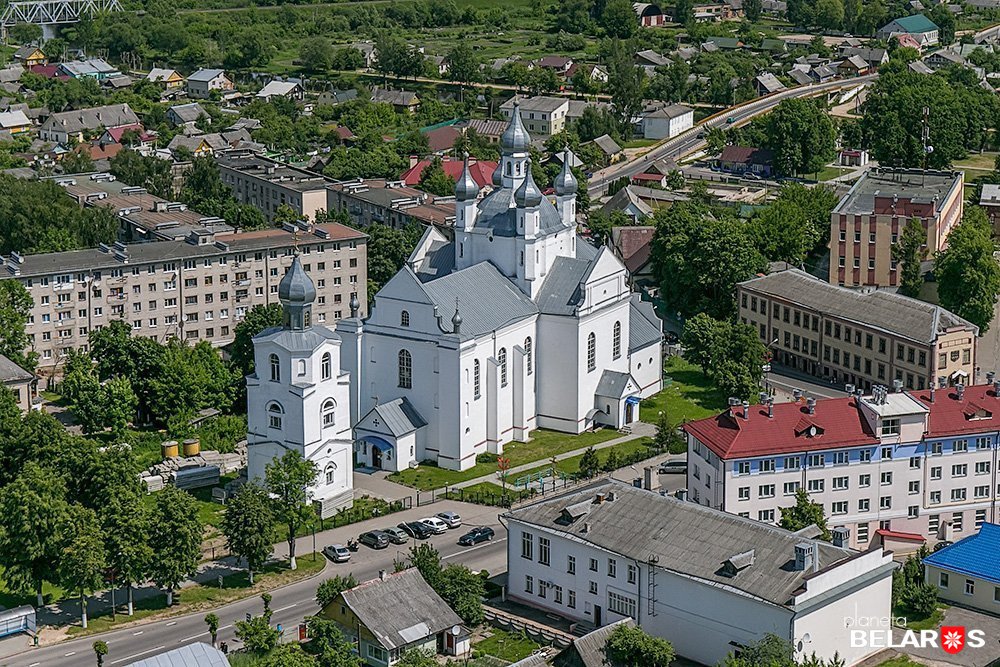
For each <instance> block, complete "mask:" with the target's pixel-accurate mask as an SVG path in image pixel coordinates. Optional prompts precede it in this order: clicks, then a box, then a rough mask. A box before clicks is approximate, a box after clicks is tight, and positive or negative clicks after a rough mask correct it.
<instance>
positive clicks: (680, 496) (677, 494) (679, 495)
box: [674, 489, 688, 502]
mask: <svg viewBox="0 0 1000 667" xmlns="http://www.w3.org/2000/svg"><path fill="white" fill-rule="evenodd" d="M674 498H676V499H677V500H681V501H684V502H687V499H688V490H687V489H677V490H676V491H674Z"/></svg>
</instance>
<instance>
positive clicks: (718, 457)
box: [682, 373, 1000, 549]
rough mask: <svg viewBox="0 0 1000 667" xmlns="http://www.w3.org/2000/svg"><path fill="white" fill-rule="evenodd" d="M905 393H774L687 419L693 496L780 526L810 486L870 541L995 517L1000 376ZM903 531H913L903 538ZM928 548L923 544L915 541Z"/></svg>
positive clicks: (940, 533)
mask: <svg viewBox="0 0 1000 667" xmlns="http://www.w3.org/2000/svg"><path fill="white" fill-rule="evenodd" d="M994 377H995V376H994V375H993V373H989V374H987V379H988V380H989V383H988V384H983V385H975V386H969V387H966V386H965V385H962V384H958V385H956V386H953V387H931V388H928V389H924V390H920V391H904V390H903V389H902V383H899V382H897V383H896V386H895V388H894V390H889V389H888V388H886V387H883V386H875V387H873V389H872V393H871V395H869V396H863V395H862V394H861V392H860V391H854V387H853V386H851V385H848V391H849V393H850V395H849V396H847V397H845V398H825V399H814V398H807V397H804V396H802V392H800V391H796V392H795V395H796V400H794V401H793V402H789V403H777V402H774V401H773V399H772V398H771V397H769V396H768V395H767V394H762V395H761V396H759V397H758V400H759V401H760V402H759V403H758V404H756V405H751V404H750V403H749V401H745V400H741V399H740V398H732V399H730V408H729V409H728V410H726V411H725V412H722V413H721V414H719V415H716V416H714V417H710V418H707V419H700V420H697V421H692V422H688V423H687V424H684V425H683V427H682V428H683V430H684V432H685V433H686V434H687V440H688V471H687V475H688V478H687V487H688V494H689V497H690V499H691V500H692V501H693V502H697V503H700V504H703V505H708V506H710V507H714V508H716V509H722V510H725V511H727V512H731V513H734V514H739V515H741V516H744V517H747V518H750V519H754V520H757V521H762V522H765V523H777V522H778V521H779V520H780V519H781V509H782V508H785V507H791V506H792V505H794V504H795V501H796V493H797V492H798V491H799V490H805V491H806V493H807V494H808V496H809V499H810V500H811V501H812V502H815V503H819V504H820V505H821V506H822V507H823V512H824V515H825V516H826V519H827V525H828V527H829V528H830V529H831V530H832V531H834V532H835V534H836V537H837V539H840V540H842V541H843V542H844V544H848V545H849V546H851V547H853V548H857V549H867V548H869V547H870V546H871V544H872V543H873V541H874V539H875V533H876V531H883V532H882V533H881V535H880V537H879V539H880V542H879V543H884V542H885V540H886V539H890V540H895V541H896V542H906V543H908V544H914V543H916V542H917V540H916V539H915V538H914V536H919V537H920V538H921V541H922V540H926V541H927V542H929V543H932V544H933V543H937V542H938V541H942V540H946V541H952V540H953V539H957V538H960V537H963V536H965V535H969V534H972V533H974V532H975V531H976V530H978V529H979V527H980V526H981V525H982V524H983V523H984V522H986V521H996V520H997V513H998V511H1000V507H998V504H1000V488H998V485H997V483H996V478H995V475H996V472H997V466H998V464H1000V458H998V457H1000V381H996V382H994ZM904 538H906V539H904ZM917 546H919V544H917Z"/></svg>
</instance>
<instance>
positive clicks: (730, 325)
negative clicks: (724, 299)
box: [681, 313, 767, 398]
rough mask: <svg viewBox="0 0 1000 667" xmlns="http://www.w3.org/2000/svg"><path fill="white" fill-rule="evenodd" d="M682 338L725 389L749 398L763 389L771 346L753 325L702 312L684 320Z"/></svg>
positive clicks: (709, 376) (714, 379) (710, 376)
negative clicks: (762, 383) (766, 361)
mask: <svg viewBox="0 0 1000 667" xmlns="http://www.w3.org/2000/svg"><path fill="white" fill-rule="evenodd" d="M681 341H682V342H683V343H684V345H685V347H686V348H688V351H687V352H686V355H687V356H688V357H689V358H690V359H691V360H692V361H694V362H695V363H698V364H699V365H700V366H701V368H702V372H704V373H705V375H706V376H707V377H708V378H709V379H711V380H712V381H713V382H714V383H715V385H716V386H717V387H719V389H720V390H721V391H723V392H724V393H726V394H728V395H730V396H736V397H740V398H748V397H750V396H752V395H754V394H755V393H756V391H758V390H759V389H760V379H761V375H762V374H763V370H762V367H763V364H764V362H765V359H766V354H767V349H766V348H765V347H764V344H763V343H761V341H760V338H759V337H758V336H757V331H756V330H755V329H754V328H753V327H751V326H750V325H747V324H743V323H742V322H731V321H729V320H724V321H720V320H715V319H713V318H712V317H710V316H709V315H706V314H705V313H699V314H698V315H695V316H694V317H692V318H690V319H688V320H687V321H686V322H685V323H684V330H683V331H682V333H681ZM688 346H690V347H688Z"/></svg>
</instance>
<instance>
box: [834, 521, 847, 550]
mask: <svg viewBox="0 0 1000 667" xmlns="http://www.w3.org/2000/svg"><path fill="white" fill-rule="evenodd" d="M850 539H851V530H850V529H849V528H847V527H846V526H837V527H836V528H834V529H833V546H835V547H840V548H842V549H846V548H847V547H848V542H849V541H850Z"/></svg>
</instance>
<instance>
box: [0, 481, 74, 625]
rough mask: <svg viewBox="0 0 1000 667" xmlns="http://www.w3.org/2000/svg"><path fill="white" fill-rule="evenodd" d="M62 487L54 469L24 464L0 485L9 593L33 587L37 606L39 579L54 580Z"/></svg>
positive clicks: (1, 547) (0, 560)
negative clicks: (9, 481)
mask: <svg viewBox="0 0 1000 667" xmlns="http://www.w3.org/2000/svg"><path fill="white" fill-rule="evenodd" d="M65 496H66V487H65V485H64V484H63V481H62V479H60V478H59V477H58V476H57V475H56V474H55V473H53V472H52V471H50V470H46V469H43V468H41V467H40V466H39V465H38V464H37V463H35V462H33V461H32V462H28V463H27V464H25V466H24V468H23V469H22V471H21V474H20V475H19V476H18V477H17V479H15V480H14V481H13V482H11V483H10V484H8V485H7V486H4V487H2V488H0V565H3V568H4V579H5V581H6V583H7V586H8V588H9V589H10V590H12V591H13V592H18V593H28V592H32V591H33V592H34V593H35V594H36V596H37V598H38V602H37V606H38V607H41V606H42V605H43V604H44V602H43V600H42V581H43V580H46V579H48V580H49V581H55V580H56V565H57V564H58V563H59V560H60V554H61V547H62V544H63V539H62V530H63V528H64V526H65V524H64V522H63V520H62V519H63V517H64V516H65V515H66V513H67V512H68V506H67V503H66V500H65Z"/></svg>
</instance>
